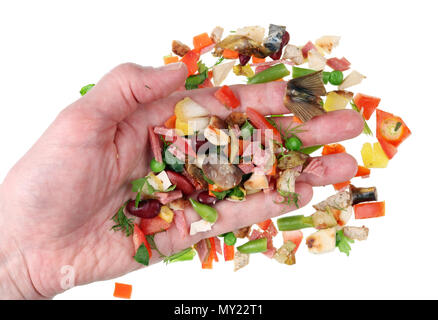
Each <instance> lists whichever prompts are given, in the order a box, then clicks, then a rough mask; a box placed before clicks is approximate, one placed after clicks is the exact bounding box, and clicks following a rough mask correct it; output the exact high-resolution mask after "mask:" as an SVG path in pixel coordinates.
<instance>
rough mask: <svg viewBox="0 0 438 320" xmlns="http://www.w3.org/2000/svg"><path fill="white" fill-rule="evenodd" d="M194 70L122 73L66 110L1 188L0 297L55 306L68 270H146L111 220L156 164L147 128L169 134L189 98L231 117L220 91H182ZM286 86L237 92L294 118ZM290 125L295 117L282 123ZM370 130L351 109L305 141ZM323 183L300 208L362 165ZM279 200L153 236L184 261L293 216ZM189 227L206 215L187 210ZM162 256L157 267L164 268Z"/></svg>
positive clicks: (251, 200)
mask: <svg viewBox="0 0 438 320" xmlns="http://www.w3.org/2000/svg"><path fill="white" fill-rule="evenodd" d="M186 76H187V70H186V68H185V66H184V65H182V64H172V65H170V67H167V68H161V69H154V68H151V67H141V66H138V65H134V64H123V65H120V66H118V67H117V68H115V69H114V70H112V71H111V72H109V73H108V74H107V75H106V76H104V77H103V78H102V79H101V80H100V81H99V83H97V85H96V86H95V87H94V88H93V89H92V90H91V91H89V93H87V94H86V95H85V96H84V97H82V98H80V99H79V100H77V101H76V102H74V103H73V104H71V105H70V106H68V107H67V108H65V109H64V110H63V111H62V112H61V113H60V114H59V116H58V117H57V118H56V120H55V121H54V122H53V123H52V124H51V125H50V127H49V128H48V129H47V130H46V131H45V132H44V134H43V135H42V136H41V137H40V138H39V140H38V141H37V142H36V143H35V145H34V146H33V147H32V148H31V149H30V150H29V151H28V152H27V153H26V154H25V155H24V157H23V158H21V159H20V160H19V161H18V163H17V164H16V165H15V166H14V167H13V168H12V169H11V171H10V172H9V173H8V175H7V177H6V178H5V180H4V182H3V183H2V185H1V186H0V225H1V226H2V232H1V233H0V243H1V247H0V298H1V299H43V298H52V297H53V296H55V295H56V294H59V293H61V292H62V291H63V290H64V289H63V288H62V286H61V278H62V274H61V271H60V270H61V268H62V266H65V265H70V266H72V267H73V268H74V270H75V279H74V283H75V285H82V284H86V283H90V282H94V281H98V280H104V279H111V278H115V277H118V276H121V275H123V274H125V273H128V272H130V271H133V270H135V269H138V268H139V267H141V265H139V264H138V263H137V262H135V261H134V260H133V258H132V256H133V254H134V245H133V242H132V239H131V238H128V237H126V236H125V235H124V234H122V233H121V232H113V231H110V228H111V226H112V225H113V221H111V217H112V216H113V215H114V213H115V212H116V211H117V209H118V208H119V207H120V205H121V204H122V203H123V202H124V201H125V200H126V199H129V198H132V197H133V196H134V194H133V193H132V192H131V185H130V182H131V181H132V180H134V179H137V178H139V177H142V176H144V175H145V174H146V173H147V172H148V166H147V164H148V163H149V161H150V160H151V158H152V153H151V150H150V146H149V142H148V133H147V127H148V126H151V125H152V126H153V125H162V123H163V122H164V121H165V120H166V119H167V118H168V117H170V116H171V115H172V114H173V108H174V106H175V103H176V102H177V101H179V100H180V99H182V98H183V97H185V96H190V97H192V99H193V100H195V101H196V102H198V103H199V104H201V105H203V106H205V107H206V108H208V109H209V110H210V111H211V113H212V114H215V115H217V116H219V117H222V118H225V117H226V116H227V115H228V114H229V113H230V111H229V110H227V109H226V108H225V107H224V106H222V105H221V104H220V103H219V102H218V101H217V100H216V99H215V98H214V96H213V93H214V88H210V89H199V90H193V91H189V92H184V91H177V90H178V89H179V88H181V87H182V86H183V85H184V81H185V78H186ZM284 88H285V83H281V82H274V83H268V84H262V85H253V86H235V87H233V91H234V92H235V94H236V95H237V97H238V98H239V100H240V101H241V107H239V109H238V110H237V111H244V110H245V108H246V107H252V108H255V109H257V110H258V111H259V112H261V113H262V114H266V115H267V114H280V113H288V110H287V109H286V108H285V107H284V106H283V102H282V100H283V94H284ZM277 121H280V122H282V125H287V124H290V123H291V119H290V118H282V119H280V120H277ZM362 126H363V122H362V119H361V117H360V115H359V114H358V113H356V112H355V111H351V110H343V111H336V112H331V113H329V114H326V115H323V116H320V117H318V118H314V119H312V120H311V121H309V122H308V123H306V125H305V126H304V129H305V132H303V133H300V134H298V136H299V137H300V139H301V140H302V141H303V143H304V145H307V146H310V145H316V144H326V143H333V142H337V141H343V140H346V139H351V138H353V137H355V136H357V135H359V134H360V133H361V131H362ZM322 160H323V163H324V165H325V167H326V174H325V176H324V177H317V176H314V175H306V174H303V175H301V176H300V177H299V179H298V182H297V184H296V190H297V193H299V194H300V201H299V206H300V207H302V206H304V205H306V204H307V203H308V202H309V201H310V200H311V198H312V187H313V186H321V185H327V184H332V183H337V182H343V181H346V180H349V179H350V178H352V177H353V176H354V175H355V174H356V169H357V163H356V161H355V160H354V158H353V157H351V156H349V155H348V154H338V155H330V156H325V157H323V158H322ZM276 196H277V195H276V193H275V192H272V193H271V194H265V193H259V194H255V195H251V196H249V197H248V200H247V201H245V202H243V203H233V202H228V201H222V202H219V203H218V204H217V209H218V212H219V213H220V214H219V219H218V221H217V223H216V224H215V225H214V227H213V229H212V231H210V232H207V233H201V234H197V235H195V236H188V237H185V238H184V239H183V238H181V236H180V235H179V233H178V231H177V230H176V228H175V227H171V228H170V229H169V230H168V231H166V232H162V233H159V234H157V235H156V236H155V241H156V243H157V246H158V248H159V249H160V251H161V252H162V253H164V254H166V255H168V254H171V253H175V252H178V251H180V250H182V249H184V248H187V247H188V246H189V245H192V244H194V243H196V242H197V241H199V240H200V239H202V238H206V237H211V236H214V235H218V234H221V233H224V232H228V231H231V230H235V229H237V228H240V227H244V226H247V225H250V224H253V223H257V222H260V221H263V220H266V219H267V218H270V217H274V216H277V215H280V214H282V213H285V212H288V211H291V210H293V209H295V208H294V207H293V206H292V207H286V206H284V205H278V204H275V203H274V201H273V200H275V197H276ZM185 214H186V219H187V220H188V221H187V222H188V223H191V222H192V221H195V220H198V219H199V216H197V214H196V213H195V212H194V211H193V210H191V209H186V211H185ZM158 261H159V258H158V254H153V255H152V262H158Z"/></svg>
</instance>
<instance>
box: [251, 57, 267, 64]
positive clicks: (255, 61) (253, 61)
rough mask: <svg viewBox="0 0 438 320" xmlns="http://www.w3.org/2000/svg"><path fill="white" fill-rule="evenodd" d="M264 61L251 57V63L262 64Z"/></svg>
mask: <svg viewBox="0 0 438 320" xmlns="http://www.w3.org/2000/svg"><path fill="white" fill-rule="evenodd" d="M265 61H266V58H257V57H256V56H252V63H263V62H265Z"/></svg>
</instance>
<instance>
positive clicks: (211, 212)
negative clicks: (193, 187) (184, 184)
mask: <svg viewBox="0 0 438 320" xmlns="http://www.w3.org/2000/svg"><path fill="white" fill-rule="evenodd" d="M189 200H190V203H191V204H192V207H193V209H194V210H195V211H196V213H197V214H199V216H200V217H201V218H202V219H204V220H205V221H208V222H210V223H215V222H216V220H217V210H216V209H215V208H212V207H210V206H208V205H206V204H203V203H200V202H198V201H196V200H193V199H189Z"/></svg>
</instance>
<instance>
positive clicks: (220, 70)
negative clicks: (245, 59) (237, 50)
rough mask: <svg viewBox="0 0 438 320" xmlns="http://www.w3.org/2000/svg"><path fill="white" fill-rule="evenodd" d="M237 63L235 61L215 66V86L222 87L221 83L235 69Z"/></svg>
mask: <svg viewBox="0 0 438 320" xmlns="http://www.w3.org/2000/svg"><path fill="white" fill-rule="evenodd" d="M235 63H236V62H235V61H230V62H227V63H222V64H218V65H214V66H213V82H214V84H215V86H220V85H221V83H222V82H223V81H224V80H225V79H226V77H227V76H228V74H229V73H230V71H231V70H232V69H233V66H234V64H235Z"/></svg>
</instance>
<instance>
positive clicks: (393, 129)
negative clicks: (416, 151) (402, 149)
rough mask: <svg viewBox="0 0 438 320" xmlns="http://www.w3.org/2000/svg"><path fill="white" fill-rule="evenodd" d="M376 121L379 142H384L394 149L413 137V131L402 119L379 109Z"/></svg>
mask: <svg viewBox="0 0 438 320" xmlns="http://www.w3.org/2000/svg"><path fill="white" fill-rule="evenodd" d="M376 119H377V120H376V121H377V124H376V128H377V130H376V132H377V133H376V136H377V140H379V141H381V140H384V141H385V142H387V143H389V144H392V145H393V146H394V147H398V146H399V145H400V144H401V143H402V142H403V141H404V140H405V139H406V138H407V137H409V136H410V135H411V130H409V128H408V127H407V126H406V124H405V123H404V121H403V120H402V119H401V118H400V117H397V116H394V115H393V114H391V113H388V112H385V111H382V110H379V109H378V110H377V114H376Z"/></svg>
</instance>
